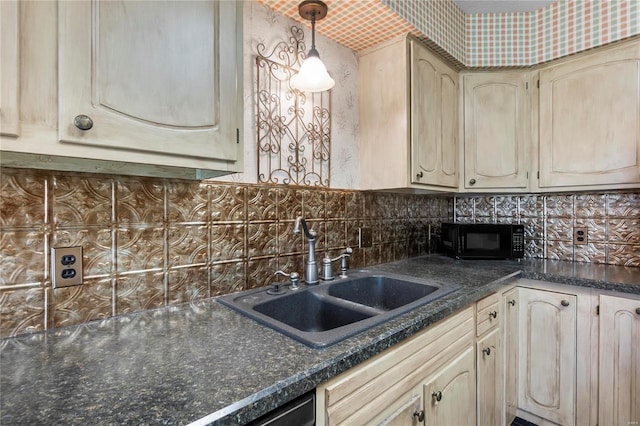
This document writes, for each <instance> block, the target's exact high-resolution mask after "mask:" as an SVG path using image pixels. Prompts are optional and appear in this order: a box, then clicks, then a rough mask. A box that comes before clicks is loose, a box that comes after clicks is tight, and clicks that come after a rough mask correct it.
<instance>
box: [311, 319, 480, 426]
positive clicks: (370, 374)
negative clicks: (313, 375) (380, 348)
mask: <svg viewBox="0 0 640 426" xmlns="http://www.w3.org/2000/svg"><path fill="white" fill-rule="evenodd" d="M472 344H473V308H468V309H465V310H464V311H461V312H460V313H458V314H456V315H454V316H452V317H450V318H447V319H446V320H443V321H441V322H439V323H437V324H435V325H433V326H432V327H429V328H428V329H426V330H425V331H423V332H421V333H419V334H418V335H416V336H414V337H412V338H411V339H409V340H408V341H407V342H406V343H401V344H399V345H397V346H395V347H393V348H390V349H388V350H387V351H385V352H383V353H381V354H380V355H377V356H376V357H374V358H372V359H370V360H369V361H367V362H365V363H363V364H361V365H360V366H358V367H355V368H353V369H351V370H349V371H346V372H345V373H343V374H341V375H339V376H337V377H335V378H334V379H332V380H330V381H329V382H327V383H325V384H323V385H321V386H319V387H318V388H317V395H318V406H317V408H318V409H317V422H318V424H328V425H336V424H371V423H372V422H374V423H375V422H376V421H377V422H380V421H382V420H383V419H384V418H385V417H388V416H389V415H390V414H391V413H393V412H394V411H396V410H397V409H399V408H400V407H399V406H397V405H396V404H395V403H396V402H397V401H398V400H400V401H401V402H402V401H404V398H403V395H405V396H406V395H407V392H411V390H412V389H414V388H415V387H416V386H418V385H419V384H420V383H422V382H423V381H424V379H425V378H426V377H428V376H430V375H432V374H433V373H434V372H436V371H437V370H438V368H440V367H442V366H443V365H444V364H445V363H446V362H448V361H450V360H451V359H452V358H453V357H455V356H456V355H457V354H459V353H461V352H462V351H464V350H465V349H466V348H469V347H470V346H471V345H472Z"/></svg>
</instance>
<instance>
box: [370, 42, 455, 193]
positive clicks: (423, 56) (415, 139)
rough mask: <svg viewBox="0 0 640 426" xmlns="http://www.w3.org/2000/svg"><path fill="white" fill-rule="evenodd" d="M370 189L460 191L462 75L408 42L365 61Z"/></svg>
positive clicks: (376, 51)
mask: <svg viewBox="0 0 640 426" xmlns="http://www.w3.org/2000/svg"><path fill="white" fill-rule="evenodd" d="M358 81H359V97H360V132H361V134H360V136H361V143H360V185H361V187H362V189H393V188H396V189H397V188H413V189H428V190H441V191H442V190H444V191H455V190H457V187H458V133H459V131H458V74H457V72H456V71H455V70H454V69H452V68H451V67H449V66H448V65H447V64H446V63H445V62H444V61H443V60H441V59H440V58H439V57H437V56H436V55H434V54H433V53H431V52H430V51H429V50H428V49H427V48H426V47H424V46H423V45H422V44H420V43H419V42H417V41H416V40H413V39H411V38H409V39H407V38H405V37H402V38H401V39H396V40H394V41H392V42H389V43H385V44H383V45H381V46H376V47H374V48H372V49H370V50H367V51H365V52H364V53H363V54H362V55H360V57H359V63H358Z"/></svg>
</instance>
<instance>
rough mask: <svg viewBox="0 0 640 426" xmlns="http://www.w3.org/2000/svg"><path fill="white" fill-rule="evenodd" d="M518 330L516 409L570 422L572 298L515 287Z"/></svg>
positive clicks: (573, 366)
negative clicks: (517, 302) (518, 302)
mask: <svg viewBox="0 0 640 426" xmlns="http://www.w3.org/2000/svg"><path fill="white" fill-rule="evenodd" d="M518 326H519V338H520V345H519V346H520V356H519V374H518V376H519V379H520V380H519V390H518V405H519V408H521V409H522V410H524V411H526V412H529V413H531V414H534V415H536V416H539V417H541V418H543V419H546V420H549V421H552V422H554V423H557V424H561V425H573V424H575V395H576V353H577V352H576V337H577V336H576V296H575V295H571V294H564V293H555V292H551V291H545V290H536V289H531V288H521V289H520V309H519V318H518Z"/></svg>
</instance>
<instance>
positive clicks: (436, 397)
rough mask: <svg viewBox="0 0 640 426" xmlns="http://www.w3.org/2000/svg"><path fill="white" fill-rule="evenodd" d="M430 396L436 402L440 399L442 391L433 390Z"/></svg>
mask: <svg viewBox="0 0 640 426" xmlns="http://www.w3.org/2000/svg"><path fill="white" fill-rule="evenodd" d="M431 397H432V398H433V399H435V400H436V401H437V402H440V401H441V400H442V392H440V391H435V392H434V393H432V394H431Z"/></svg>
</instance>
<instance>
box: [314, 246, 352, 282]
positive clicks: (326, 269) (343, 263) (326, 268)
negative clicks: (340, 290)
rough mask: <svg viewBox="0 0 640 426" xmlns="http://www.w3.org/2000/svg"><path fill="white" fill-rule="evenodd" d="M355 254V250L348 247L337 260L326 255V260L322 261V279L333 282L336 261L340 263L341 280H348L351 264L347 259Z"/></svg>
mask: <svg viewBox="0 0 640 426" xmlns="http://www.w3.org/2000/svg"><path fill="white" fill-rule="evenodd" d="M351 253H353V249H352V248H351V247H347V248H346V249H345V250H344V253H342V254H341V255H340V256H338V257H336V258H335V259H331V258H330V257H329V254H328V253H327V254H325V257H324V259H322V275H320V278H322V279H323V280H325V281H331V280H333V279H334V278H335V277H334V276H333V264H332V262H335V261H336V260H339V261H340V278H347V270H348V269H349V263H348V262H347V258H348V257H349V256H351Z"/></svg>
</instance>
